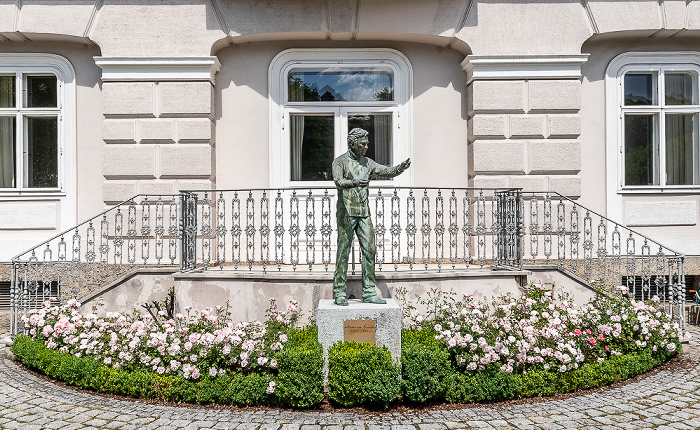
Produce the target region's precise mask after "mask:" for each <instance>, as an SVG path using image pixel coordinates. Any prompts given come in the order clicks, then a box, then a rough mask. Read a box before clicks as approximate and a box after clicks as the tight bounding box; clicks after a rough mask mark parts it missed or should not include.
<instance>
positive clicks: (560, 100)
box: [468, 79, 581, 198]
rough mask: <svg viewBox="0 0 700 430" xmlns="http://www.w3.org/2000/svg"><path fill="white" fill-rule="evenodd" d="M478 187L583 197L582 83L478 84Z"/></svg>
mask: <svg viewBox="0 0 700 430" xmlns="http://www.w3.org/2000/svg"><path fill="white" fill-rule="evenodd" d="M468 92H469V99H470V102H471V103H470V105H469V106H470V112H469V122H470V127H469V129H470V136H469V145H470V148H471V150H470V155H471V160H472V164H473V165H472V166H471V167H472V168H471V169H470V170H471V174H472V180H473V184H474V186H475V187H522V188H524V189H525V190H532V191H545V190H551V191H557V192H559V193H561V194H564V195H566V196H568V197H571V198H578V197H580V196H581V179H580V178H579V176H578V174H579V172H580V171H581V143H580V142H579V141H578V137H579V135H580V134H581V119H580V117H579V115H578V111H579V109H580V107H581V83H580V81H579V80H578V79H558V80H506V81H502V80H475V81H473V82H472V83H471V84H470V85H469V87H468Z"/></svg>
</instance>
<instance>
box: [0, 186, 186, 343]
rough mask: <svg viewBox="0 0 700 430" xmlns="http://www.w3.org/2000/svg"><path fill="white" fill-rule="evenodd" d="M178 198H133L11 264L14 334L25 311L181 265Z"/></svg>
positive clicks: (11, 320) (31, 250) (143, 196)
mask: <svg viewBox="0 0 700 430" xmlns="http://www.w3.org/2000/svg"><path fill="white" fill-rule="evenodd" d="M180 206H181V205H180V196H179V195H156V196H152V195H137V196H134V197H133V198H131V199H129V200H126V201H124V202H121V203H119V204H117V205H115V206H113V207H111V208H109V209H108V210H106V211H104V212H102V213H101V214H99V215H97V216H94V217H92V218H90V219H89V220H87V221H84V222H82V223H80V224H78V225H76V226H75V227H72V228H70V229H69V230H66V231H64V232H62V233H60V234H57V235H56V236H54V237H52V238H50V239H49V240H46V241H44V242H42V243H41V244H39V245H37V246H35V247H33V248H32V249H29V250H27V251H25V252H23V253H21V254H19V255H17V256H16V257H14V258H13V259H12V285H11V290H10V305H11V318H10V326H11V330H12V332H13V333H16V332H17V329H18V322H19V317H20V315H21V313H22V312H25V311H26V310H27V309H30V308H33V307H36V306H39V305H40V304H41V303H42V302H43V301H44V300H46V299H48V298H50V297H55V298H58V299H59V300H61V301H63V300H65V299H66V298H74V297H80V296H83V295H85V294H87V293H89V292H92V291H95V290H96V289H98V288H100V287H102V286H104V285H107V284H109V283H110V282H114V281H117V280H119V279H120V278H123V277H125V276H128V275H129V274H131V273H133V272H134V271H135V269H137V268H139V267H149V266H150V267H158V266H173V267H174V268H176V267H177V264H179V260H180V251H179V250H180V236H181V235H180V221H179V220H180Z"/></svg>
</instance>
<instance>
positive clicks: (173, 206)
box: [168, 196, 181, 264]
mask: <svg viewBox="0 0 700 430" xmlns="http://www.w3.org/2000/svg"><path fill="white" fill-rule="evenodd" d="M179 211H180V210H179V209H178V207H177V199H176V198H175V196H173V198H172V199H171V200H170V216H169V220H170V222H169V224H168V258H170V264H175V259H176V258H177V239H178V236H179V235H180V234H181V232H180V228H179V225H178V213H179Z"/></svg>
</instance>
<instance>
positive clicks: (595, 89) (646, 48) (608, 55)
mask: <svg viewBox="0 0 700 430" xmlns="http://www.w3.org/2000/svg"><path fill="white" fill-rule="evenodd" d="M699 42H700V33H698V32H696V31H694V32H686V33H684V34H683V35H678V36H675V37H672V38H669V37H665V36H663V35H659V36H656V37H646V38H640V37H636V35H624V34H620V35H617V36H616V35H606V36H604V37H600V38H596V39H593V40H591V41H590V42H588V43H586V44H585V45H584V46H583V47H582V52H584V53H589V54H590V57H589V59H588V61H587V62H586V63H585V64H584V65H583V66H582V73H583V82H582V86H581V92H582V94H585V96H584V97H582V99H581V110H580V112H579V115H580V117H581V136H580V141H581V147H582V151H581V166H582V168H581V173H580V178H581V191H582V194H581V202H582V204H584V205H585V206H588V207H590V208H591V209H594V210H597V211H603V212H602V213H608V212H610V211H611V209H612V208H607V198H608V194H607V193H609V192H614V193H617V191H616V190H610V189H608V185H607V181H608V180H609V179H610V178H607V176H606V173H605V170H604V169H602V167H601V166H606V164H607V163H611V162H612V163H617V160H607V159H606V126H607V125H608V124H607V123H606V108H605V106H606V103H605V73H606V69H607V67H608V65H609V64H610V61H612V59H613V58H615V57H616V56H617V55H619V54H621V53H623V52H673V51H697V49H698V43H699ZM615 180H618V179H615ZM602 190H605V192H602ZM621 196H622V219H616V220H615V221H618V222H621V223H622V224H624V225H627V224H630V223H629V222H628V221H629V219H632V218H640V217H644V216H647V215H653V214H652V212H658V209H660V210H662V211H663V212H669V211H671V210H677V211H680V212H678V214H677V215H676V216H675V217H674V219H668V217H665V220H664V219H662V220H660V221H659V222H657V224H658V225H631V227H632V228H634V229H635V230H637V231H639V232H641V233H643V234H647V235H649V236H651V237H652V238H656V239H657V240H659V241H660V242H661V243H662V244H664V245H666V246H669V247H671V248H675V249H677V250H678V251H680V252H684V253H687V254H689V255H698V254H700V217H699V216H698V215H697V214H700V210H698V207H700V195H698V193H697V191H689V192H687V193H680V194H668V193H666V194H661V193H654V194H652V193H649V194H621ZM678 203H682V204H681V205H680V206H679V207H672V206H674V204H678ZM674 208H675V209H674ZM693 208H694V209H695V210H694V211H692V209H693ZM689 209H690V210H689ZM618 210H619V209H618ZM630 210H635V211H636V212H637V213H635V214H632V213H630V212H629V211H630ZM640 211H641V212H640ZM693 213H694V214H696V215H695V219H692V220H691V221H690V222H688V224H690V225H669V224H673V223H675V222H676V221H677V219H678V218H680V217H685V218H688V216H690V215H692V214H693ZM690 217H691V218H693V217H692V216H690ZM652 223H653V222H652ZM632 224H634V223H632ZM638 246H641V245H638ZM652 249H653V250H654V251H653V252H652V253H654V252H655V251H656V250H657V249H655V248H653V247H652Z"/></svg>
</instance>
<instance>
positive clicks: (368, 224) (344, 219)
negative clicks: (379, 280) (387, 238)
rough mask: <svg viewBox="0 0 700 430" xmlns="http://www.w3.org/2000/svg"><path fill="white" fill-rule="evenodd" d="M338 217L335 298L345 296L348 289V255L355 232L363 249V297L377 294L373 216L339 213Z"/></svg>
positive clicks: (334, 282) (334, 279)
mask: <svg viewBox="0 0 700 430" xmlns="http://www.w3.org/2000/svg"><path fill="white" fill-rule="evenodd" d="M343 212H344V211H343ZM346 213H347V212H346ZM336 219H337V221H338V242H337V243H338V253H337V254H336V260H335V275H334V276H333V298H339V297H342V298H344V297H345V294H346V291H347V278H348V276H347V272H348V256H349V255H350V247H351V245H352V236H353V234H356V235H357V240H358V242H360V250H361V251H362V299H366V298H368V297H372V296H376V295H377V291H376V289H375V282H374V260H375V256H376V254H377V245H376V243H375V241H374V226H373V225H372V219H371V217H368V216H367V217H353V216H348V215H346V214H342V215H341V214H338V216H337V217H336Z"/></svg>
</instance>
